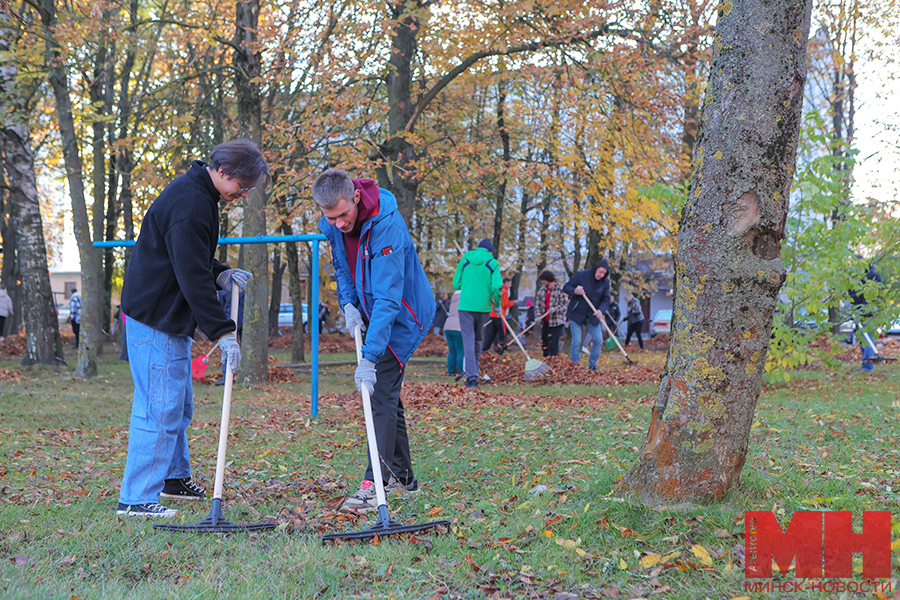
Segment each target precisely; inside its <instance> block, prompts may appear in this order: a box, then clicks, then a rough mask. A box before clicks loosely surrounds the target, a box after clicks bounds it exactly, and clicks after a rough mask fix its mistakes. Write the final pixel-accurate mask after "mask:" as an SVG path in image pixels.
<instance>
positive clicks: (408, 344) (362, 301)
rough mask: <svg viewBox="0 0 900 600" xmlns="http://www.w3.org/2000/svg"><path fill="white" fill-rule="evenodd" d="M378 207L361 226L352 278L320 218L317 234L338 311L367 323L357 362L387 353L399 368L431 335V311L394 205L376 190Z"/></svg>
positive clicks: (338, 240) (335, 237)
mask: <svg viewBox="0 0 900 600" xmlns="http://www.w3.org/2000/svg"><path fill="white" fill-rule="evenodd" d="M378 202H379V210H378V214H376V215H374V216H371V217H369V218H367V219H366V220H365V221H363V226H362V230H361V231H360V234H359V251H358V254H357V256H356V277H351V276H350V266H349V263H348V261H347V250H346V248H345V246H344V238H343V236H344V234H343V233H341V230H340V229H338V228H337V227H335V226H334V225H331V224H330V223H328V220H327V219H325V217H322V219H321V220H320V221H319V229H320V230H321V231H322V233H324V234H325V237H327V238H328V243H329V244H331V255H332V259H333V263H334V276H335V279H336V280H337V287H338V289H337V294H338V299H339V300H340V303H341V308H343V307H344V306H346V305H347V304H352V305H354V306H355V307H357V308H358V309H359V310H360V312H361V313H362V314H363V315H364V317H365V318H366V319H367V320H368V321H369V325H368V327H367V329H366V335H365V343H364V344H363V347H362V356H363V358H365V359H366V360H370V361H372V362H374V363H377V362H378V361H379V359H380V358H381V357H382V356H383V355H384V353H385V352H386V351H388V352H391V353H392V354H393V355H394V356H395V357H396V358H397V360H398V361H399V362H400V364H401V365H405V364H406V362H407V361H408V360H409V358H410V357H411V356H412V354H413V352H415V351H416V348H418V347H419V344H421V343H422V340H423V339H425V335H426V334H428V331H429V330H430V329H431V322H432V321H433V320H434V312H435V306H436V305H435V301H434V293H433V292H432V291H431V284H430V283H429V281H428V277H426V276H425V270H424V269H423V268H422V264H421V263H420V262H419V254H418V252H416V247H415V245H414V244H413V241H412V236H410V234H409V228H408V227H407V226H406V222H405V221H404V220H403V217H402V216H400V212H399V211H398V210H397V199H396V198H394V195H393V194H392V193H390V192H389V191H387V190H383V189H379V190H378ZM354 280H355V283H354Z"/></svg>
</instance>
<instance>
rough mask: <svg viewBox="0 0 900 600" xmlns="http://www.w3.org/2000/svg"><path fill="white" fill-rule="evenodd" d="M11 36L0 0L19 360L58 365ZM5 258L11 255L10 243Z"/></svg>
mask: <svg viewBox="0 0 900 600" xmlns="http://www.w3.org/2000/svg"><path fill="white" fill-rule="evenodd" d="M12 41H13V40H12V30H11V28H10V12H9V4H8V3H7V0H0V57H6V58H4V59H0V148H2V155H3V158H4V165H3V166H4V171H5V173H6V180H7V183H8V188H9V189H8V191H9V205H10V209H11V210H10V225H11V228H12V229H13V230H14V231H15V232H16V248H15V260H16V261H17V263H18V271H19V273H20V274H21V277H22V288H23V292H24V296H25V298H27V301H26V302H22V307H23V309H24V313H25V319H24V321H25V356H24V358H23V359H22V364H23V365H26V366H27V365H33V364H38V363H39V364H47V365H53V366H55V367H58V366H59V364H60V363H61V362H63V351H62V342H61V341H60V337H59V325H58V323H57V321H56V311H55V306H54V302H53V293H52V292H51V290H50V272H49V271H48V269H47V247H46V244H45V240H44V230H43V225H42V222H41V207H40V199H39V197H38V191H37V182H36V180H35V174H34V154H33V153H32V149H31V131H30V129H29V127H28V120H27V117H26V115H27V108H26V106H25V102H24V99H23V97H22V94H20V91H21V90H19V89H17V85H16V78H17V76H18V69H17V67H16V64H15V62H14V60H13V59H12V55H11V54H10V53H9V51H10V46H11V42H12ZM5 259H6V260H12V259H13V254H12V252H9V249H8V248H7V254H6V256H5ZM0 334H2V332H0Z"/></svg>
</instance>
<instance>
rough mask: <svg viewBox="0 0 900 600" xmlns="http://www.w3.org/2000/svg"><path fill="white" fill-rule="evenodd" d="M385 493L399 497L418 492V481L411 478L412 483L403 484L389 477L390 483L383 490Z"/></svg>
mask: <svg viewBox="0 0 900 600" xmlns="http://www.w3.org/2000/svg"><path fill="white" fill-rule="evenodd" d="M384 491H385V493H387V494H390V493H393V492H396V493H397V494H399V495H401V496H402V495H403V494H410V493H413V492H418V491H419V480H418V479H416V478H415V477H413V479H412V481H410V482H409V483H406V484H404V483H403V482H401V481H400V480H399V479H397V478H396V477H391V479H390V481H388V484H387V485H386V486H385V488H384Z"/></svg>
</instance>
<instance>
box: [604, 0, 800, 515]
mask: <svg viewBox="0 0 900 600" xmlns="http://www.w3.org/2000/svg"><path fill="white" fill-rule="evenodd" d="M811 8H812V2H811V0H774V1H768V2H763V1H762V0H736V1H735V2H734V3H733V4H732V3H726V4H724V5H722V9H721V10H720V13H719V18H718V22H717V25H716V39H715V52H714V55H713V63H712V64H713V66H712V72H711V75H710V79H709V83H708V86H707V88H706V93H705V97H704V103H703V109H702V118H701V125H700V130H699V135H698V139H697V146H696V148H695V151H694V169H693V175H692V178H691V185H690V194H689V201H688V204H687V206H686V207H685V210H684V213H683V216H682V219H681V224H680V228H679V236H678V254H677V256H678V260H677V264H676V269H677V272H678V277H677V283H676V286H677V287H676V296H675V298H676V299H675V312H674V318H673V326H672V337H671V340H672V345H671V347H670V349H669V354H668V357H667V361H666V368H665V371H664V373H663V377H662V382H661V384H660V388H659V393H658V395H657V400H656V405H655V406H654V408H653V413H652V419H651V423H650V429H649V432H648V435H647V439H646V441H645V442H644V445H643V447H642V449H641V451H640V456H639V458H638V460H637V463H636V464H635V465H634V466H633V467H632V468H631V469H630V470H629V471H628V473H627V474H626V475H625V477H624V478H623V479H622V481H621V483H620V487H619V489H620V491H623V492H632V493H634V494H636V495H638V496H639V497H640V498H641V499H642V500H644V501H645V502H649V503H669V502H673V501H685V500H687V501H697V502H711V501H718V500H721V499H722V498H723V497H724V496H725V494H726V493H727V492H728V490H729V489H731V487H732V486H733V485H734V484H735V483H736V482H737V481H738V478H739V477H740V473H741V469H742V468H743V466H744V462H745V460H746V456H747V448H748V445H749V440H750V427H751V424H752V423H753V418H754V411H755V408H756V402H757V400H758V398H759V393H760V389H761V386H762V373H763V366H764V365H765V361H766V352H767V348H768V345H769V336H770V333H771V330H772V315H773V313H774V310H775V306H776V304H777V300H778V292H779V289H780V288H781V285H782V283H783V281H784V277H785V268H784V263H783V262H782V260H781V257H780V248H781V240H782V238H783V235H784V226H785V216H786V212H787V206H788V199H789V194H790V184H791V178H792V176H793V171H794V162H795V154H796V148H797V142H798V137H799V132H800V111H801V107H802V101H803V85H804V81H805V78H806V53H807V39H808V37H809V27H810V11H811ZM748 23H752V24H754V25H753V26H752V27H748V26H747V24H748Z"/></svg>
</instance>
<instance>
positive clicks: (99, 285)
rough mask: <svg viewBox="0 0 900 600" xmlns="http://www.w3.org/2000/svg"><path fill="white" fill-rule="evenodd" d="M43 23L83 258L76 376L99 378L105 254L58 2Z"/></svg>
mask: <svg viewBox="0 0 900 600" xmlns="http://www.w3.org/2000/svg"><path fill="white" fill-rule="evenodd" d="M41 19H42V21H43V24H44V33H45V35H46V44H47V55H46V56H47V64H48V67H49V70H48V74H47V78H48V79H49V81H50V87H51V88H53V96H54V98H55V100H56V115H57V121H58V125H59V135H60V139H61V140H62V149H63V162H64V164H65V169H66V183H68V185H69V197H70V198H71V199H72V217H73V226H74V230H75V241H76V243H77V245H78V253H79V256H80V258H81V285H82V287H83V289H82V290H81V298H82V309H81V333H80V335H79V345H78V365H77V366H76V367H75V374H76V375H77V376H79V377H84V378H89V377H94V376H96V375H97V354H98V352H99V346H100V326H101V322H102V314H101V313H102V307H103V281H102V269H103V253H102V252H101V251H100V249H98V248H94V245H93V244H94V240H93V239H92V238H91V224H90V222H89V220H88V212H87V205H86V204H85V198H84V178H83V173H82V168H81V151H80V150H79V148H78V136H77V135H76V132H75V117H74V115H73V112H72V99H71V97H70V96H69V77H68V73H67V72H66V67H65V65H64V63H63V56H62V55H61V54H60V51H59V44H58V43H57V42H56V40H55V39H54V37H53V32H54V31H55V30H56V2H55V0H42V2H41Z"/></svg>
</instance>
